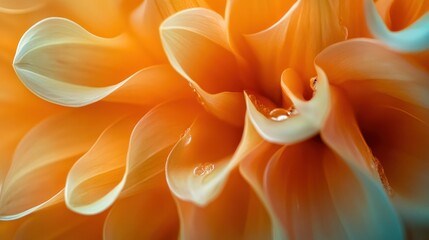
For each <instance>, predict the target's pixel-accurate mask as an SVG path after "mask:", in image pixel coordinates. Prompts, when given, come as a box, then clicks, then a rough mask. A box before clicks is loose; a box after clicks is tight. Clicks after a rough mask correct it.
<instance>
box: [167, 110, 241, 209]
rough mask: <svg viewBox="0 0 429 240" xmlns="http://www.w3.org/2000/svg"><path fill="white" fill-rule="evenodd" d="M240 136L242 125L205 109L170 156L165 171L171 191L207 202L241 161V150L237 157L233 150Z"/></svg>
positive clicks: (184, 198)
mask: <svg viewBox="0 0 429 240" xmlns="http://www.w3.org/2000/svg"><path fill="white" fill-rule="evenodd" d="M239 140H240V131H239V129H237V128H234V127H232V126H230V125H228V124H225V123H223V122H221V121H219V120H217V119H215V118H213V117H212V116H211V115H208V114H206V113H202V114H201V115H200V116H199V117H198V118H197V119H196V120H195V121H194V123H193V124H192V126H191V127H190V128H189V130H187V131H186V133H185V134H184V136H183V137H182V138H181V139H180V141H179V142H177V144H176V145H175V146H174V148H173V149H172V151H171V153H170V155H169V156H168V160H167V165H166V175H167V182H168V185H169V187H170V189H171V191H172V192H173V193H174V194H175V195H176V196H177V197H178V198H180V199H183V200H188V201H192V202H193V203H196V204H198V205H201V206H203V205H206V204H208V203H209V202H210V201H212V200H213V199H214V198H215V197H216V196H217V195H219V193H220V191H221V190H222V188H223V185H224V184H225V181H226V179H227V177H228V175H229V173H230V172H231V170H232V169H233V168H234V167H235V166H236V165H237V164H238V163H237V161H238V160H239V159H240V155H241V154H242V153H241V152H242V151H238V150H237V152H238V153H237V154H236V158H234V157H233V154H234V151H235V150H236V148H237V145H238V143H239ZM245 147H246V148H247V146H245ZM243 150H245V149H243Z"/></svg>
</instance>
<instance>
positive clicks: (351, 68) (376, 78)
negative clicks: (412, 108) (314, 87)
mask: <svg viewBox="0 0 429 240" xmlns="http://www.w3.org/2000/svg"><path fill="white" fill-rule="evenodd" d="M315 61H316V64H318V65H319V66H320V67H321V68H323V70H324V71H325V72H326V73H327V75H328V76H329V81H330V82H331V83H333V84H336V85H340V84H350V86H351V85H352V84H353V85H354V86H355V87H359V86H360V87H362V88H367V89H371V90H372V91H377V92H379V93H382V94H387V95H390V96H393V97H395V98H398V99H401V100H403V101H406V102H410V103H413V104H417V105H420V106H423V107H425V108H429V81H428V79H429V73H428V72H427V71H425V70H424V69H423V68H422V67H420V66H419V65H418V64H413V62H411V61H409V60H408V59H406V58H404V57H402V56H401V55H399V54H397V53H394V52H392V51H390V50H389V49H387V48H386V47H384V46H383V45H381V44H379V43H378V42H376V41H374V40H369V39H354V40H350V41H346V42H342V43H338V44H335V45H333V46H331V47H329V48H327V49H326V50H325V51H323V52H322V53H320V55H318V56H317V58H316V60H315ZM351 87H352V86H351ZM350 94H353V92H350Z"/></svg>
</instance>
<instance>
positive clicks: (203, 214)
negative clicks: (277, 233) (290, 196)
mask: <svg viewBox="0 0 429 240" xmlns="http://www.w3.org/2000/svg"><path fill="white" fill-rule="evenodd" d="M176 201H177V206H178V210H179V216H180V223H181V226H180V239H205V238H207V236H210V238H213V239H252V238H256V239H270V238H271V232H270V225H269V218H268V216H267V213H266V211H265V209H264V208H263V206H262V204H261V203H260V202H259V200H258V199H257V197H256V196H255V195H254V194H253V192H252V191H250V189H249V187H248V186H247V185H246V183H245V182H244V181H243V180H242V179H241V178H240V176H239V175H238V174H236V173H235V174H232V175H231V177H230V178H229V179H228V183H227V184H226V185H225V189H224V191H222V193H221V194H220V195H219V197H218V198H216V200H214V201H213V202H211V203H210V204H208V205H207V206H205V207H200V206H198V205H195V204H193V203H190V202H186V201H183V200H180V199H176ZM220 209H221V211H220ZM251 214H252V215H251ZM250 216H251V217H250Z"/></svg>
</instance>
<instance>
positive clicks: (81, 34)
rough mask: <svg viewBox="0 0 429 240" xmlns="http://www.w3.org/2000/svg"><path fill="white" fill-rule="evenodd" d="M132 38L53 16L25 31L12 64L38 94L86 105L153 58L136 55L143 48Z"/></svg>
mask: <svg viewBox="0 0 429 240" xmlns="http://www.w3.org/2000/svg"><path fill="white" fill-rule="evenodd" d="M130 41H131V40H130V39H127V37H126V36H125V35H123V36H119V37H117V38H113V39H107V38H100V37H97V36H95V35H92V34H91V33H89V32H87V31H86V30H85V29H83V28H82V27H80V26H79V25H77V24H76V23H74V22H72V21H70V20H67V19H63V18H48V19H45V20H42V21H40V22H38V23H37V24H35V25H34V26H33V27H31V28H30V29H29V30H28V31H27V32H26V33H25V34H24V36H23V37H22V38H21V40H20V42H19V44H18V49H17V53H16V55H15V59H14V61H13V64H14V68H15V71H16V73H17V74H18V76H19V77H20V79H21V81H22V82H23V83H24V84H25V85H26V86H27V87H28V88H29V89H30V90H31V91H32V92H34V93H35V94H36V95H38V96H40V97H41V98H43V99H45V100H47V101H50V102H53V103H56V104H60V105H65V106H83V105H87V104H90V103H93V102H95V101H97V100H99V99H101V98H102V97H104V96H106V95H108V94H109V93H111V92H112V91H114V90H115V89H116V88H118V86H120V85H122V84H123V82H122V83H120V82H121V81H122V80H123V79H124V78H126V77H128V76H129V75H131V74H132V73H134V72H135V71H136V70H137V69H138V68H139V66H145V64H148V61H149V60H148V59H146V60H145V59H144V58H138V57H137V55H136V54H139V50H138V48H137V47H136V46H134V45H133V43H131V42H130ZM122 59H128V61H121V60H122ZM137 59H139V60H140V61H136V60H137ZM145 62H146V63H145Z"/></svg>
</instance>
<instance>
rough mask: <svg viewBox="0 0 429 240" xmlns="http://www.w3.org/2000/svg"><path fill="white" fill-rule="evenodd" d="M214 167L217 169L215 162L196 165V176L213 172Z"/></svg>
mask: <svg viewBox="0 0 429 240" xmlns="http://www.w3.org/2000/svg"><path fill="white" fill-rule="evenodd" d="M214 169H215V165H214V164H213V163H208V162H206V163H203V164H199V165H198V166H196V167H195V168H194V171H193V173H194V175H195V176H204V175H207V174H210V173H211V172H213V170H214Z"/></svg>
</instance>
